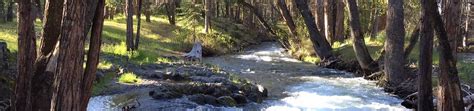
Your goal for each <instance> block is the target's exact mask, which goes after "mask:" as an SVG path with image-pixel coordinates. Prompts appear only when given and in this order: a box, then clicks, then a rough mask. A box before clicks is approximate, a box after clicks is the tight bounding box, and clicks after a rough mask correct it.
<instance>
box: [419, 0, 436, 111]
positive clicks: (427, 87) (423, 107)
mask: <svg viewBox="0 0 474 111" xmlns="http://www.w3.org/2000/svg"><path fill="white" fill-rule="evenodd" d="M426 1H428V0H421V2H422V3H426ZM423 12H424V13H423V19H422V21H421V24H422V25H421V34H420V36H421V37H420V39H421V40H420V55H419V56H420V57H419V59H420V61H419V64H420V70H419V71H418V103H417V104H418V105H417V107H418V108H417V109H418V110H419V111H433V89H432V87H431V86H432V84H431V78H432V76H431V72H432V68H433V66H432V64H433V63H432V61H433V60H432V57H433V33H434V32H433V27H432V18H431V17H432V16H431V15H430V13H428V11H427V9H426V8H425V9H424V10H423ZM418 27H419V26H417V28H418ZM416 30H418V29H416Z"/></svg>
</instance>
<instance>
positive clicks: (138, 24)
mask: <svg viewBox="0 0 474 111" xmlns="http://www.w3.org/2000/svg"><path fill="white" fill-rule="evenodd" d="M142 2H143V0H138V13H137V35H136V37H135V42H133V43H134V46H133V49H134V50H138V44H139V43H140V27H141V26H140V25H141V21H142V4H143V3H142Z"/></svg>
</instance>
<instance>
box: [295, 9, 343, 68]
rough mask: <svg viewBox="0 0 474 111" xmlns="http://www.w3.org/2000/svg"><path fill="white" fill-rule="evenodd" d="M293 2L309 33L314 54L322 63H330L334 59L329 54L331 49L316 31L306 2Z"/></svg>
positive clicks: (331, 54)
mask: <svg viewBox="0 0 474 111" xmlns="http://www.w3.org/2000/svg"><path fill="white" fill-rule="evenodd" d="M293 2H294V4H296V7H297V8H298V10H299V12H300V13H301V15H302V16H303V19H304V22H305V24H306V29H307V30H308V32H309V35H310V39H311V42H312V43H313V48H314V50H315V52H316V54H317V55H318V56H319V58H321V60H322V61H331V60H333V59H335V57H334V55H333V53H332V52H331V50H332V48H331V46H330V45H329V43H328V41H326V39H324V38H323V36H321V33H319V31H318V28H317V26H316V23H315V22H314V17H313V15H312V14H311V11H310V10H309V7H308V0H294V1H293Z"/></svg>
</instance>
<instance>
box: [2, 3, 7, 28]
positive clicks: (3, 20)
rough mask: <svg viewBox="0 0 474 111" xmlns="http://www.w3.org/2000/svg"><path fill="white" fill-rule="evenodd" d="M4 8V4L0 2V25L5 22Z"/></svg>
mask: <svg viewBox="0 0 474 111" xmlns="http://www.w3.org/2000/svg"><path fill="white" fill-rule="evenodd" d="M4 6H5V2H4V1H0V23H4V22H6V21H7V20H6V17H5V15H6V13H5V10H4V9H5V7H4Z"/></svg>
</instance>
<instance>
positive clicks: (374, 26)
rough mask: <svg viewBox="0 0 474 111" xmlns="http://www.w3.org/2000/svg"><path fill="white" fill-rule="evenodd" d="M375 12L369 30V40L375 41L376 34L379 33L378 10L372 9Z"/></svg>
mask: <svg viewBox="0 0 474 111" xmlns="http://www.w3.org/2000/svg"><path fill="white" fill-rule="evenodd" d="M374 10H375V12H374V15H373V18H374V21H373V23H372V30H371V33H370V39H371V40H375V38H376V37H377V34H378V32H379V22H380V20H379V10H378V9H374Z"/></svg>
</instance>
